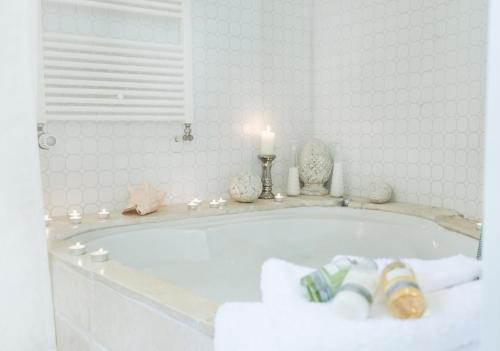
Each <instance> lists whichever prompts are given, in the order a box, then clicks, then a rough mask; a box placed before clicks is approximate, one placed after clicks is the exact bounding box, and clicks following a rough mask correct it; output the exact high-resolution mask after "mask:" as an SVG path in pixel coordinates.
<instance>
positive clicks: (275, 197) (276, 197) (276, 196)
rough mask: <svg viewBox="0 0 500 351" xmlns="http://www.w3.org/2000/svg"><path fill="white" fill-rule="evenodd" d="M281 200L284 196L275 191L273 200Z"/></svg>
mask: <svg viewBox="0 0 500 351" xmlns="http://www.w3.org/2000/svg"><path fill="white" fill-rule="evenodd" d="M283 200H285V197H284V196H283V195H281V194H280V193H277V194H276V195H275V196H274V202H283Z"/></svg>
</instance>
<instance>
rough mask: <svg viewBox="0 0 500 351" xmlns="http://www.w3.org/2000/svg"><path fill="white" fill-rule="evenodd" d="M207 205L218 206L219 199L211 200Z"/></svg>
mask: <svg viewBox="0 0 500 351" xmlns="http://www.w3.org/2000/svg"><path fill="white" fill-rule="evenodd" d="M208 206H209V207H210V208H218V207H219V201H217V200H212V201H210V203H209V204H208Z"/></svg>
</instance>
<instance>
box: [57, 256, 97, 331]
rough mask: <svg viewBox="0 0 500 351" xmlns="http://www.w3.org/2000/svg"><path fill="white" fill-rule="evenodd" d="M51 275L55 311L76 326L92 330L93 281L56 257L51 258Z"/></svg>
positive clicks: (84, 329)
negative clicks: (91, 303)
mask: <svg viewBox="0 0 500 351" xmlns="http://www.w3.org/2000/svg"><path fill="white" fill-rule="evenodd" d="M51 275H52V290H53V299H54V309H55V312H56V313H57V314H59V315H60V316H61V317H63V318H65V319H67V320H68V321H69V323H71V324H72V325H73V326H75V328H79V329H80V330H82V331H90V324H89V323H90V302H91V298H92V291H93V282H92V281H91V280H90V279H89V278H87V277H85V276H84V275H82V274H81V273H79V272H76V271H75V270H74V269H72V268H69V267H68V266H66V265H65V264H64V263H60V262H58V261H57V260H55V259H51Z"/></svg>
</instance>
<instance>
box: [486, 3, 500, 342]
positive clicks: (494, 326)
mask: <svg viewBox="0 0 500 351" xmlns="http://www.w3.org/2000/svg"><path fill="white" fill-rule="evenodd" d="M499 62H500V2H498V1H490V8H489V35H488V75H487V77H488V86H487V104H486V141H485V178H484V228H485V229H484V246H483V260H484V273H483V281H484V290H483V296H484V299H483V303H484V308H483V324H482V325H483V327H482V350H483V351H497V350H498V349H499V348H500V334H499V333H498V330H499V326H500V260H499V255H498V252H499V251H500V216H499V214H500V202H499V200H498V196H499V194H500V182H499V179H500V165H499V163H498V157H499V156H498V152H499V150H500V138H499V137H498V136H499V133H500V66H499Z"/></svg>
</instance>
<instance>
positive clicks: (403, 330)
mask: <svg viewBox="0 0 500 351" xmlns="http://www.w3.org/2000/svg"><path fill="white" fill-rule="evenodd" d="M480 287H481V284H480V281H474V282H471V283H466V284H462V285H458V286H455V287H453V288H449V289H446V290H441V291H438V292H434V293H429V294H427V295H426V298H427V303H428V313H426V315H425V316H424V317H423V318H421V319H417V320H398V319H394V318H390V317H388V316H387V314H382V315H375V316H372V318H370V319H366V320H360V321H352V320H340V319H337V318H335V317H334V316H333V315H332V314H331V313H328V312H329V311H328V310H326V309H321V310H316V313H311V312H310V311H309V309H304V308H297V306H296V305H294V306H293V307H292V308H290V309H288V310H286V309H282V308H279V309H275V308H273V307H270V306H269V305H266V304H264V303H228V304H224V305H223V306H222V307H221V308H220V309H219V311H218V313H217V316H216V321H215V343H214V345H215V350H216V351H402V350H405V351H423V350H425V351H451V350H458V349H460V350H473V349H474V345H475V343H477V340H478V338H479V306H480V295H481V292H480ZM306 310H307V311H308V312H307V313H304V312H305V311H306ZM380 310H382V309H380ZM471 345H472V346H471Z"/></svg>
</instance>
